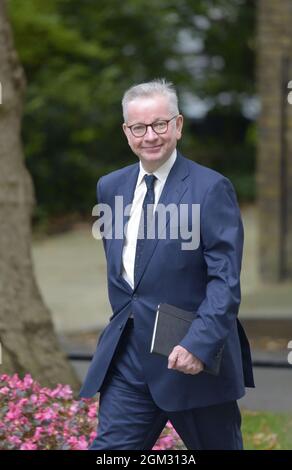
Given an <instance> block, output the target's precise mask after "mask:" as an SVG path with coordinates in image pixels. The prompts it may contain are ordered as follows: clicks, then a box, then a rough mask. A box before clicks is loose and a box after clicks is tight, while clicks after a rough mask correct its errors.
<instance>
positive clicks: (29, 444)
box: [20, 441, 37, 450]
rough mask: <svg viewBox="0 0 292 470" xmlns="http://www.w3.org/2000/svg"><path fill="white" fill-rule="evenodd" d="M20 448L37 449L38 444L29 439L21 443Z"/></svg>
mask: <svg viewBox="0 0 292 470" xmlns="http://www.w3.org/2000/svg"><path fill="white" fill-rule="evenodd" d="M20 450H37V445H36V444H34V443H33V442H31V441H27V442H25V443H24V444H21V446H20Z"/></svg>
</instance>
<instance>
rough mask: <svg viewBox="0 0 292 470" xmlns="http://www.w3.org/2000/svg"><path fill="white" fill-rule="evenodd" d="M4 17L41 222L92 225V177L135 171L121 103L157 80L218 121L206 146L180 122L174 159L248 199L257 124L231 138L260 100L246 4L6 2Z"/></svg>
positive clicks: (208, 0) (209, 0) (251, 12)
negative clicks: (19, 78) (72, 216)
mask: <svg viewBox="0 0 292 470" xmlns="http://www.w3.org/2000/svg"><path fill="white" fill-rule="evenodd" d="M9 12H10V16H11V20H12V25H13V28H14V34H15V42H16V47H17V50H18V53H19V56H20V59H21V61H22V64H23V66H24V69H25V72H26V77H27V84H28V87H27V95H26V103H25V109H24V120H23V139H24V145H25V155H26V162H27V165H28V168H29V170H30V171H31V174H32V176H33V179H34V184H35V188H36V194H37V200H38V209H37V210H38V212H37V219H42V218H46V217H51V216H56V215H62V214H65V213H78V214H81V215H90V213H91V208H92V206H93V204H94V203H95V186H96V181H97V179H98V178H99V176H101V175H102V174H105V173H107V172H109V171H111V170H113V169H115V168H118V167H121V166H123V165H126V164H129V163H133V162H134V161H136V157H135V156H133V155H132V154H131V151H130V150H129V148H128V146H127V143H126V140H125V139H124V136H123V134H122V129H121V123H122V113H121V105H120V100H121V96H122V94H123V92H124V90H125V89H126V88H127V87H128V86H130V85H132V84H133V83H138V82H141V81H145V80H149V79H153V78H155V77H166V78H167V79H169V80H172V81H173V82H174V83H175V84H176V86H177V89H178V92H179V95H180V97H183V96H184V94H185V93H186V92H188V93H193V94H196V95H197V96H198V97H200V98H201V99H203V100H205V101H206V102H207V103H209V105H210V106H209V107H210V111H209V116H211V117H212V116H215V117H216V119H217V121H216V119H215V122H218V121H221V120H222V122H223V134H222V132H221V131H220V132H219V133H218V132H217V133H216V125H215V129H210V134H209V135H208V134H207V135H206V134H205V135H201V134H200V132H199V131H196V130H195V128H193V127H192V122H191V120H188V119H187V120H186V126H185V135H184V138H183V140H182V142H181V144H180V149H181V150H182V151H183V152H184V153H185V154H186V155H187V156H188V157H189V158H192V159H194V160H197V161H199V162H202V163H205V164H207V165H209V166H211V167H213V168H215V169H218V170H219V171H222V172H223V173H225V174H226V175H227V176H230V177H231V179H232V180H233V182H234V184H235V186H236V188H237V191H238V194H239V197H240V198H241V199H243V200H250V199H252V198H253V196H254V183H253V172H254V154H255V130H254V124H253V123H252V122H250V123H248V125H247V127H246V130H245V131H244V133H243V134H242V135H240V137H238V132H237V130H238V125H236V121H235V120H234V116H241V115H242V104H243V102H244V100H245V99H246V98H247V97H250V96H253V95H254V93H255V91H254V88H255V84H254V23H255V5H254V2H253V1H249V0H196V1H195V2H194V1H193V0H179V1H177V0H175V1H174V0H124V1H123V2H120V1H118V0H50V1H49V2H48V1H45V0H25V1H23V0H9ZM186 38H187V40H186ZM192 41H195V42H192ZM222 93H223V94H226V93H228V95H229V96H230V97H231V100H230V99H229V102H228V103H227V104H226V103H225V104H224V103H223V104H222V99H221V98H222ZM236 126H237V128H236ZM214 131H215V132H214Z"/></svg>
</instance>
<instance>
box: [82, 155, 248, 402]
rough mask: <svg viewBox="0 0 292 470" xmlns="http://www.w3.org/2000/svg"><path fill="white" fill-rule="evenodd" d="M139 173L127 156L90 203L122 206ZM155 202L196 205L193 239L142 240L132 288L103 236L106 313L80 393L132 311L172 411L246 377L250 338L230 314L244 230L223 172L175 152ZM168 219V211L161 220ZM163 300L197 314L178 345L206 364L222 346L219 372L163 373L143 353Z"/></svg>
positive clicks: (116, 242)
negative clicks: (190, 242)
mask: <svg viewBox="0 0 292 470" xmlns="http://www.w3.org/2000/svg"><path fill="white" fill-rule="evenodd" d="M138 173H139V164H138V163H135V164H133V165H130V166H127V167H125V168H123V169H120V170H117V171H114V172H112V173H110V174H108V175H106V176H103V177H102V178H101V179H100V180H99V182H98V185H97V197H98V202H102V203H106V204H109V205H110V206H111V207H112V208H113V207H114V201H115V196H117V195H119V196H123V198H124V206H126V205H127V204H130V203H131V202H132V199H133V195H134V190H135V186H136V181H137V177H138ZM159 203H163V204H165V205H168V204H171V203H172V204H176V205H178V204H188V205H189V206H190V205H192V204H200V218H201V219H200V245H199V247H198V248H197V249H195V250H191V251H189V250H181V240H180V239H172V238H171V237H166V239H157V238H155V239H152V240H151V239H150V240H149V239H148V240H147V241H146V246H145V248H144V251H143V254H142V261H141V269H140V272H139V275H138V277H137V280H136V283H135V286H134V289H132V288H131V287H130V285H129V284H128V283H127V282H126V281H125V280H124V279H123V277H122V275H121V269H122V249H123V240H122V239H115V238H113V239H111V240H110V239H105V238H104V239H103V242H104V249H105V255H106V261H107V275H108V295H109V300H110V303H111V306H112V312H113V314H112V316H111V318H110V320H109V323H108V325H107V326H106V327H105V329H104V331H103V332H102V334H101V336H100V339H99V342H98V344H97V348H96V351H95V354H94V357H93V360H92V362H91V365H90V367H89V370H88V373H87V376H86V378H85V381H84V384H83V387H82V389H81V391H80V396H83V397H91V396H93V395H94V394H95V393H96V392H97V391H99V390H100V388H101V386H102V384H103V381H104V379H105V376H106V373H107V370H108V368H109V365H110V362H111V360H112V357H113V354H114V352H115V350H116V347H117V344H118V342H119V339H120V336H121V334H122V332H123V329H124V326H125V324H126V321H127V319H128V317H129V315H130V314H131V312H132V313H133V315H134V319H135V334H136V339H137V342H138V344H139V351H140V361H141V363H142V366H143V369H144V373H145V379H146V381H147V384H148V386H149V389H150V392H151V394H152V397H153V399H154V401H155V402H156V404H157V405H158V406H159V407H160V408H162V409H164V410H166V411H167V410H169V411H178V410H183V409H184V410H185V409H190V408H196V407H202V406H209V405H213V404H218V403H222V402H225V401H230V400H236V399H238V398H240V397H242V396H243V395H244V393H245V387H253V386H254V381H253V373H252V365H251V357H250V348H249V344H248V340H247V338H246V335H245V333H244V330H243V328H242V326H241V324H240V323H239V320H238V319H237V315H238V309H239V305H240V269H241V257H242V246H243V227H242V222H241V217H240V211H239V208H238V204H237V200H236V195H235V192H234V189H233V186H232V184H231V183H230V181H229V180H228V179H227V178H225V177H224V176H222V175H221V174H219V173H217V172H215V171H213V170H211V169H209V168H206V167H204V166H201V165H199V164H197V163H195V162H192V161H191V160H188V159H186V158H184V157H183V156H182V155H180V154H179V153H178V156H177V159H176V161H175V163H174V165H173V167H172V169H171V171H170V173H169V175H168V178H167V180H166V183H165V185H164V188H163V191H162V193H161V196H160V199H159ZM125 222H126V217H125V218H124V223H125ZM168 222H169V217H167V218H166V226H167V224H168ZM113 226H114V218H113ZM161 302H166V303H169V304H172V305H175V306H177V307H180V308H183V309H185V310H190V311H193V312H194V313H196V318H194V321H193V323H192V325H191V328H190V330H189V331H188V333H187V335H186V336H185V337H184V338H183V340H182V341H181V343H180V345H181V346H183V347H185V348H186V349H187V350H188V351H190V352H191V353H192V354H194V355H195V356H197V357H198V358H199V359H201V360H202V361H203V362H204V363H205V364H207V365H209V366H212V362H213V361H214V358H215V356H216V354H217V353H218V351H219V350H220V349H221V347H222V345H224V349H223V358H222V364H221V369H220V374H219V376H212V375H210V374H207V373H205V372H201V373H199V374H197V375H190V374H184V373H182V372H178V371H176V370H169V369H168V368H167V359H166V358H164V357H162V356H158V355H154V354H150V352H149V351H150V344H151V336H152V330H153V324H154V318H155V313H156V309H157V305H158V304H159V303H161Z"/></svg>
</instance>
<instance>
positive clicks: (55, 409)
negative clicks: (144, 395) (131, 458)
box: [0, 374, 182, 450]
mask: <svg viewBox="0 0 292 470" xmlns="http://www.w3.org/2000/svg"><path fill="white" fill-rule="evenodd" d="M97 410H98V401H97V400H93V399H84V398H82V399H80V400H74V399H73V392H72V390H71V388H70V387H69V385H61V384H59V385H58V386H57V387H56V388H55V389H50V388H41V386H40V385H39V384H38V383H37V382H35V381H34V380H33V379H32V378H31V376H30V375H29V374H27V375H26V376H25V377H24V378H23V379H20V378H19V377H18V375H17V374H15V375H13V376H8V375H1V376H0V450H4V449H5V450H16V449H20V450H86V449H87V448H88V446H89V445H90V444H91V442H92V441H93V439H94V438H95V437H96V425H97ZM181 448H182V443H181V441H180V439H179V437H178V435H177V434H176V432H175V430H174V429H173V427H172V426H171V424H170V423H167V425H166V427H165V429H164V431H163V433H162V434H161V436H160V438H159V439H158V441H157V443H156V445H155V446H154V448H153V449H154V450H166V449H181Z"/></svg>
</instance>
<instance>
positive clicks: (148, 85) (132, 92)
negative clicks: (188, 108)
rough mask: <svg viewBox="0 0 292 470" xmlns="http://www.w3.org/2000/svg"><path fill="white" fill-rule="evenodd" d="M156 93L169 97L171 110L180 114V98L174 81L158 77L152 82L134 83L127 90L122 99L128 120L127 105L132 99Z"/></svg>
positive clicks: (124, 114) (125, 116)
mask: <svg viewBox="0 0 292 470" xmlns="http://www.w3.org/2000/svg"><path fill="white" fill-rule="evenodd" d="M154 95H162V96H165V97H166V98H167V99H168V102H169V108H170V112H171V113H173V114H179V110H178V98H177V94H176V90H175V88H174V85H173V83H171V82H167V81H166V80H165V78H157V79H155V80H151V82H145V83H140V84H138V85H134V86H132V87H131V88H128V90H126V91H125V93H124V96H123V99H122V107H123V116H124V120H125V121H126V120H127V106H128V104H129V103H130V101H133V100H135V99H136V98H142V97H147V98H148V97H152V96H154Z"/></svg>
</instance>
